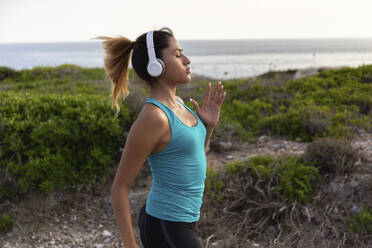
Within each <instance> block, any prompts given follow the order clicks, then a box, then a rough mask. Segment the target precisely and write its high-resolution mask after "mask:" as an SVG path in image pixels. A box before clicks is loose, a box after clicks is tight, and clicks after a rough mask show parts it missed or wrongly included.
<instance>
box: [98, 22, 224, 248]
mask: <svg viewBox="0 0 372 248" xmlns="http://www.w3.org/2000/svg"><path fill="white" fill-rule="evenodd" d="M99 38H100V39H104V42H103V47H104V49H105V52H106V57H105V61H104V66H105V70H106V73H107V75H108V76H109V78H110V79H111V80H112V82H113V84H114V87H113V92H112V96H113V105H114V106H115V108H116V110H117V112H118V111H119V110H120V109H119V106H118V104H117V98H118V96H119V95H120V94H122V95H123V97H124V98H125V97H126V96H127V95H128V94H129V92H128V88H127V79H128V64H129V58H130V56H131V54H132V65H133V68H134V70H135V72H136V73H137V74H138V75H139V77H141V78H142V79H144V80H145V81H146V82H148V84H149V85H150V88H151V91H150V95H149V98H147V99H146V101H145V104H144V105H143V108H142V110H141V111H140V113H139V115H138V118H137V120H136V121H135V122H134V123H133V124H132V126H131V128H130V131H129V133H128V136H127V139H126V144H125V147H124V150H123V154H122V157H121V160H120V163H119V166H118V169H117V172H116V176H115V179H114V182H113V184H112V187H111V198H112V206H113V209H114V212H115V219H116V222H117V225H118V227H119V230H120V233H121V236H122V239H123V243H124V247H131V248H132V247H136V242H135V237H134V233H133V227H132V220H131V210H130V206H129V201H128V194H129V190H130V186H131V184H132V183H133V181H134V180H135V178H136V176H137V174H138V173H139V172H140V170H141V168H142V166H143V164H144V163H145V160H146V159H147V160H148V162H149V164H150V166H151V167H150V168H151V172H152V177H153V182H152V187H151V190H150V193H149V196H148V199H147V202H146V204H145V205H144V206H143V207H142V209H141V211H140V214H139V220H138V224H139V228H140V236H141V241H142V243H143V245H144V247H145V248H148V247H150V248H152V247H156V248H162V247H177V248H182V247H193V248H198V247H202V246H201V244H200V241H199V240H198V238H197V236H196V235H195V232H194V228H195V223H196V222H197V221H198V220H199V216H200V207H201V203H202V196H203V191H204V180H205V176H206V157H205V150H206V148H207V146H208V143H209V140H210V137H211V135H212V132H213V130H214V128H215V126H216V125H217V122H218V120H219V115H220V109H221V105H222V103H223V101H224V98H225V95H226V92H225V93H223V86H222V85H221V82H219V83H218V84H216V86H215V88H214V90H213V93H212V92H211V84H210V83H209V85H208V88H207V90H206V93H205V98H204V103H203V106H202V107H201V108H200V107H199V105H198V103H197V101H195V100H192V99H190V100H191V102H192V104H193V105H194V107H195V109H196V112H197V114H195V113H194V112H193V111H192V110H191V109H190V108H189V107H187V106H186V105H185V104H184V102H183V100H182V99H181V98H180V97H178V96H176V88H177V86H178V85H183V84H187V83H188V82H190V80H191V78H190V67H189V64H190V60H189V58H188V57H186V56H185V55H184V54H183V52H182V51H183V50H182V48H181V47H180V45H179V43H178V42H177V40H176V39H175V38H174V35H173V33H172V31H171V30H170V29H169V28H162V29H160V30H159V31H150V32H147V33H145V34H142V35H141V36H139V37H138V38H137V39H136V41H135V42H131V41H130V40H129V39H127V38H125V37H119V38H110V37H99ZM152 43H153V44H152ZM152 46H153V47H154V50H153V49H152ZM155 56H156V57H155ZM149 64H150V65H149ZM154 64H155V65H154ZM146 103H148V104H146Z"/></svg>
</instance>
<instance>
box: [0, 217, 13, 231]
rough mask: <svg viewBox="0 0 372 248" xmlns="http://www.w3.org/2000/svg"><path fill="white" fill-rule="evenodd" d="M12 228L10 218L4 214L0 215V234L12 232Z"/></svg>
mask: <svg viewBox="0 0 372 248" xmlns="http://www.w3.org/2000/svg"><path fill="white" fill-rule="evenodd" d="M13 226H14V222H13V220H12V218H10V217H9V216H8V215H6V214H2V215H1V217H0V233H7V232H10V231H12V229H13Z"/></svg>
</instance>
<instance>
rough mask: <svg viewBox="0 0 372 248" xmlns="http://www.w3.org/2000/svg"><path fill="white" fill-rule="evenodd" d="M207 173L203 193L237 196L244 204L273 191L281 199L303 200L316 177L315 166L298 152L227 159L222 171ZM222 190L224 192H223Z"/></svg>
mask: <svg viewBox="0 0 372 248" xmlns="http://www.w3.org/2000/svg"><path fill="white" fill-rule="evenodd" d="M209 170H211V169H209ZM208 175H210V177H208V176H207V180H206V184H207V185H208V186H207V194H212V195H213V198H214V199H215V198H216V195H218V197H217V198H218V199H219V200H222V199H225V200H229V201H234V200H233V199H235V200H236V198H240V199H241V201H242V202H241V203H242V204H243V205H244V204H245V203H244V202H245V200H243V199H246V200H247V201H246V203H247V204H248V202H249V200H252V199H254V200H257V201H260V199H263V198H265V197H267V196H268V195H272V196H274V194H276V193H278V194H276V195H277V196H278V197H279V198H280V199H283V200H285V201H288V202H297V203H299V204H306V203H308V202H309V200H310V198H311V195H312V192H313V191H314V189H315V187H316V185H317V182H319V181H320V176H319V174H318V170H317V169H316V168H315V167H313V166H311V165H307V164H305V163H304V161H303V160H302V158H301V157H300V156H282V157H280V158H278V159H274V158H272V157H271V156H268V155H263V156H257V157H252V158H249V159H248V160H246V161H234V162H230V163H228V164H227V166H226V169H225V171H224V173H223V174H220V173H215V172H213V171H209V174H208ZM217 185H218V186H217ZM226 190H227V191H229V192H230V191H233V192H236V195H229V194H227V193H226V192H225V191H226ZM224 192H225V193H226V195H224V196H223V194H224ZM224 197H225V198H224ZM279 198H278V199H279ZM278 199H277V200H278ZM248 205H249V204H248Z"/></svg>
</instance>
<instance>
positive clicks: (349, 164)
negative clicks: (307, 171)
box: [303, 137, 358, 175]
mask: <svg viewBox="0 0 372 248" xmlns="http://www.w3.org/2000/svg"><path fill="white" fill-rule="evenodd" d="M303 158H304V160H305V161H306V162H308V163H312V164H313V165H314V166H315V167H317V168H318V169H319V173H321V174H337V175H344V174H349V173H351V172H352V171H353V169H354V165H355V163H356V161H357V160H358V152H357V151H356V150H355V149H354V148H353V147H352V146H351V143H350V141H348V140H347V139H338V138H333V137H327V138H320V139H317V140H315V141H314V142H312V143H311V144H309V145H308V146H307V148H306V150H305V153H304V154H303Z"/></svg>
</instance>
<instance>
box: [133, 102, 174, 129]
mask: <svg viewBox="0 0 372 248" xmlns="http://www.w3.org/2000/svg"><path fill="white" fill-rule="evenodd" d="M135 122H136V124H137V125H139V126H141V127H142V126H143V127H144V129H145V130H144V131H149V132H151V131H153V130H157V131H162V130H164V131H166V130H167V128H168V126H167V125H168V118H167V116H166V115H165V113H164V112H163V110H161V109H160V108H159V107H157V106H154V105H153V104H151V103H148V104H144V106H143V108H142V110H141V111H140V113H139V115H138V118H137V120H136V121H135Z"/></svg>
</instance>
